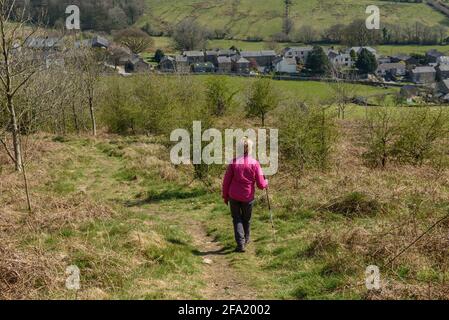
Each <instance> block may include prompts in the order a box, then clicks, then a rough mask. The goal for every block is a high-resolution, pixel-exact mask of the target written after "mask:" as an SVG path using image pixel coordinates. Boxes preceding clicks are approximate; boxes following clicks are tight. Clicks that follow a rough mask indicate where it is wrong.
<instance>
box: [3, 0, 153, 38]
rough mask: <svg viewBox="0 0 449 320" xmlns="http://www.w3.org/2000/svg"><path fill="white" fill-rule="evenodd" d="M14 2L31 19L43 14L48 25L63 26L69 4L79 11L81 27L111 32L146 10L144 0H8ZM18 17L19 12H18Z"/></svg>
mask: <svg viewBox="0 0 449 320" xmlns="http://www.w3.org/2000/svg"><path fill="white" fill-rule="evenodd" d="M9 1H10V2H15V9H16V11H18V12H20V11H21V10H22V9H23V8H25V9H26V10H27V14H28V15H29V16H30V17H31V19H32V20H33V21H35V22H36V21H37V20H39V19H41V18H42V17H44V19H45V23H46V24H48V25H49V26H54V27H62V26H63V25H64V24H65V19H66V17H67V15H66V13H65V10H66V8H67V6H69V5H77V6H78V7H79V8H80V11H81V15H80V18H81V28H82V29H83V30H97V31H107V32H109V31H111V30H118V29H123V28H126V27H127V26H129V25H133V24H134V23H136V22H137V19H138V18H139V17H140V16H141V15H142V14H143V13H144V11H145V1H144V0H9ZM19 16H20V13H19Z"/></svg>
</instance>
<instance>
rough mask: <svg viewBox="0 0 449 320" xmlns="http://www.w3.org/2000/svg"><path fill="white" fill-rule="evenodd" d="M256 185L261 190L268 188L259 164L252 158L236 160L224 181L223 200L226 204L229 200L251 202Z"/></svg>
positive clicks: (246, 157)
mask: <svg viewBox="0 0 449 320" xmlns="http://www.w3.org/2000/svg"><path fill="white" fill-rule="evenodd" d="M255 184H257V187H258V188H259V189H265V188H267V187H268V182H267V181H266V180H265V178H264V176H263V173H262V168H261V167H260V164H259V162H258V161H257V160H255V159H254V158H252V157H251V156H244V157H239V158H236V159H234V160H233V161H232V163H231V164H230V165H229V166H228V169H227V170H226V174H225V176H224V179H223V190H222V196H223V199H224V200H225V201H226V202H227V201H229V199H233V200H236V201H241V202H251V201H253V200H254V193H255V191H256V190H255Z"/></svg>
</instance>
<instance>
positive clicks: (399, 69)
mask: <svg viewBox="0 0 449 320" xmlns="http://www.w3.org/2000/svg"><path fill="white" fill-rule="evenodd" d="M406 72H407V69H406V67H405V64H404V63H384V64H380V65H379V66H378V67H377V70H376V74H377V75H378V76H382V77H385V76H393V77H396V76H405V74H406Z"/></svg>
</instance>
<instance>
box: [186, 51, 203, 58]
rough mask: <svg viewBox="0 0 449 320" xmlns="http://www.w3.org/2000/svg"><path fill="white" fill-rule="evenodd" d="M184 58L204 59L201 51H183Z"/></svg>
mask: <svg viewBox="0 0 449 320" xmlns="http://www.w3.org/2000/svg"><path fill="white" fill-rule="evenodd" d="M184 55H185V56H186V57H204V53H203V51H184Z"/></svg>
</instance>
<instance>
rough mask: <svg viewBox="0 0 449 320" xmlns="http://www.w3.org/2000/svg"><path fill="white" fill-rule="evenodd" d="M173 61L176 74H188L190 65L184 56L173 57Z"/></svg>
mask: <svg viewBox="0 0 449 320" xmlns="http://www.w3.org/2000/svg"><path fill="white" fill-rule="evenodd" d="M175 61H176V72H178V73H188V72H190V64H189V62H188V60H187V57H186V56H181V55H177V56H176V57H175Z"/></svg>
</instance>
